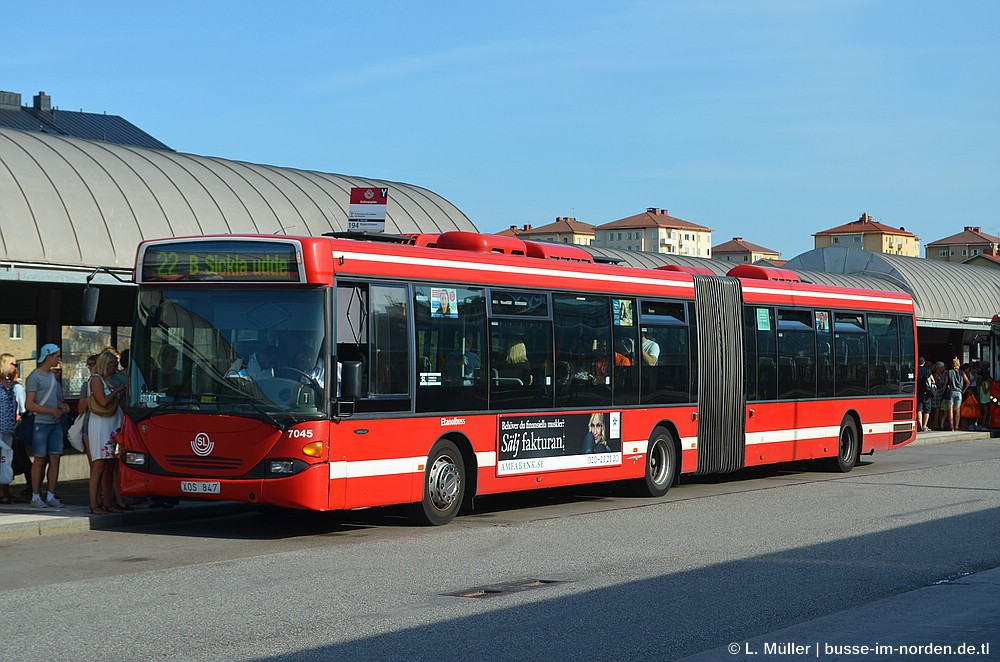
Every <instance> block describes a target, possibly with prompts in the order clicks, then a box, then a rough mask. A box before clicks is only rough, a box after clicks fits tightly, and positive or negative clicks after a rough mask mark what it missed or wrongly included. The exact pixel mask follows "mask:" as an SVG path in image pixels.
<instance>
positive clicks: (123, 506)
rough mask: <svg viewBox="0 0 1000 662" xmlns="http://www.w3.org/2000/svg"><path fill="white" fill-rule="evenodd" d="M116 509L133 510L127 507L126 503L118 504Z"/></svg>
mask: <svg viewBox="0 0 1000 662" xmlns="http://www.w3.org/2000/svg"><path fill="white" fill-rule="evenodd" d="M118 507H119V508H120V509H121V510H135V508H133V507H132V506H130V505H128V504H127V503H120V504H118Z"/></svg>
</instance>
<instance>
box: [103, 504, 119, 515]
mask: <svg viewBox="0 0 1000 662" xmlns="http://www.w3.org/2000/svg"><path fill="white" fill-rule="evenodd" d="M104 512H106V513H120V512H122V509H121V508H119V507H118V506H113V505H112V506H104Z"/></svg>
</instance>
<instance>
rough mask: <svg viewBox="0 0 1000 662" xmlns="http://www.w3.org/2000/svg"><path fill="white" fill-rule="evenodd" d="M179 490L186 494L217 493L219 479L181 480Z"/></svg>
mask: <svg viewBox="0 0 1000 662" xmlns="http://www.w3.org/2000/svg"><path fill="white" fill-rule="evenodd" d="M181 492H187V493H188V494H218V493H219V481H210V482H209V481H195V480H182V481H181Z"/></svg>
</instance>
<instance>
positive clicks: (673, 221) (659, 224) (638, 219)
mask: <svg viewBox="0 0 1000 662" xmlns="http://www.w3.org/2000/svg"><path fill="white" fill-rule="evenodd" d="M619 228H673V229H678V230H698V231H701V232H711V231H712V229H711V228H706V227H705V226H704V225H698V224H697V223H690V222H688V221H682V220H681V219H679V218H674V217H673V216H670V215H668V214H667V210H666V209H657V208H655V207H651V208H649V209H647V210H646V211H644V212H643V213H641V214H636V215H635V216H629V217H627V218H620V219H618V220H617V221H611V222H610V223H605V224H604V225H598V226H597V228H596V229H598V230H617V229H619Z"/></svg>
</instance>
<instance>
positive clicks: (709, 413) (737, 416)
mask: <svg viewBox="0 0 1000 662" xmlns="http://www.w3.org/2000/svg"><path fill="white" fill-rule="evenodd" d="M693 278H694V292H695V311H696V314H697V336H698V340H697V342H698V377H697V380H698V469H697V472H696V473H699V474H709V473H726V472H730V471H737V470H738V469H742V468H743V466H744V462H745V459H746V394H745V392H744V385H743V363H744V361H743V289H742V287H741V286H740V281H739V280H737V279H736V278H728V277H719V276H698V275H696V276H693Z"/></svg>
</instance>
